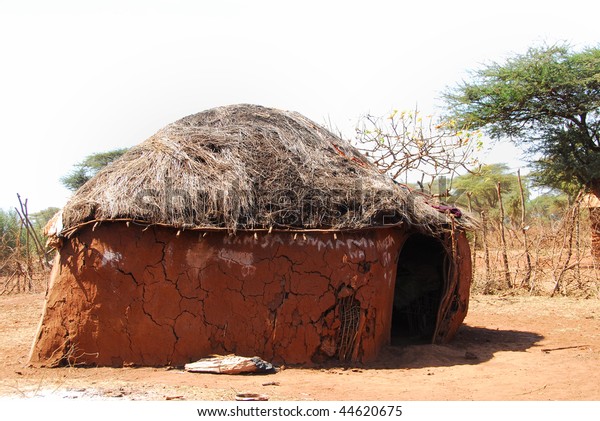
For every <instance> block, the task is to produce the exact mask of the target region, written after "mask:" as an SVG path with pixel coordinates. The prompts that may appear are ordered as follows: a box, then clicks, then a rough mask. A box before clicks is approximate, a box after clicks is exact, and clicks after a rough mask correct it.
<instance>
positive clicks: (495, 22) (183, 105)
mask: <svg viewBox="0 0 600 421" xmlns="http://www.w3.org/2000/svg"><path fill="white" fill-rule="evenodd" d="M598 16H600V2H598V1H597V0H589V1H584V0H571V1H568V2H565V1H560V2H559V1H554V0H546V1H526V0H518V1H514V0H504V1H498V2H486V1H481V0H479V1H468V0H452V1H448V0H446V1H441V0H440V1H433V0H429V1H428V0H418V1H417V0H413V1H399V0H396V1H393V0H389V1H385V0H368V1H367V0H363V1H352V0H345V1H326V0H317V1H312V0H303V1H298V0H297V1H282V0H279V1H275V0H273V1H266V0H265V1H261V0H252V1H241V0H240V1H234V0H225V1H223V0H220V1H217V0H211V1H200V0H198V1H192V0H190V1H185V0H175V1H174V0H169V1H167V0H164V1H160V0H145V1H126V0H103V1H80V0H79V1H78V0H73V1H67V0H53V1H44V0H40V1H28V0H14V1H13V0H0V142H1V148H0V180H1V183H2V184H1V189H0V208H4V209H8V208H10V207H13V206H15V204H16V203H17V199H16V193H20V194H21V196H22V197H24V198H28V199H29V207H30V210H32V211H36V210H40V209H43V208H45V207H48V206H58V207H60V206H62V205H64V203H65V202H66V199H67V198H68V196H69V192H68V191H67V190H66V189H64V188H63V187H62V186H61V184H60V181H59V178H60V177H61V176H63V175H65V174H67V173H68V172H69V171H70V170H71V168H72V166H73V164H75V163H76V162H78V161H80V160H81V159H83V158H84V157H85V156H86V155H89V154H91V153H94V152H102V151H107V150H110V149H114V148H118V147H126V146H132V145H134V144H137V143H140V142H142V141H143V140H145V139H146V138H148V137H149V136H151V135H152V134H153V133H155V132H156V131H157V130H158V129H160V128H161V127H163V126H165V125H166V124H168V123H171V122H173V121H175V120H177V119H179V118H181V117H184V116H186V115H189V114H193V113H196V112H199V111H202V110H205V109H208V108H212V107H215V106H221V105H227V104H233V103H254V104H260V105H264V106H268V107H275V108H282V109H288V110H294V111H298V112H300V113H302V114H304V115H306V116H307V117H309V118H312V119H313V120H315V121H316V122H318V123H322V124H326V125H328V124H331V125H333V126H334V127H337V128H338V129H339V130H341V131H342V133H343V134H344V135H345V137H347V138H350V137H351V136H352V135H353V128H354V125H355V123H356V122H357V120H358V118H359V117H360V116H361V115H363V114H365V113H367V112H371V113H374V114H385V113H387V112H389V111H390V110H391V109H392V108H399V109H409V108H414V106H415V104H418V106H419V108H420V109H421V110H422V111H423V112H426V113H428V112H432V111H435V108H434V107H435V106H436V104H437V105H441V104H440V102H439V96H440V93H441V91H442V90H443V89H444V88H445V87H446V86H451V85H454V84H456V83H457V82H459V81H460V80H461V79H462V78H464V77H466V75H467V74H466V71H467V70H468V69H473V68H477V67H479V66H480V65H481V64H482V63H489V62H490V61H503V60H504V59H505V58H506V57H508V56H511V55H513V54H515V53H522V52H524V51H525V50H526V49H527V48H528V47H529V46H532V45H539V44H541V43H543V42H546V43H553V42H556V41H561V40H566V41H568V42H570V43H571V44H572V45H573V46H575V47H583V46H598V45H599V44H600V31H599V30H598V26H597V19H598ZM518 155H519V152H518V151H517V150H515V149H514V148H510V147H502V148H496V149H495V150H494V152H493V153H492V154H491V155H490V156H489V158H488V162H510V163H511V165H512V166H513V167H515V169H516V167H518V166H519V165H521V164H520V163H518V161H516V158H518Z"/></svg>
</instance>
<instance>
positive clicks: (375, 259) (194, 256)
mask: <svg viewBox="0 0 600 421" xmlns="http://www.w3.org/2000/svg"><path fill="white" fill-rule="evenodd" d="M176 233H177V231H176V230H173V229H169V228H162V227H150V228H147V229H143V227H138V226H134V225H133V224H132V225H131V226H129V227H127V226H126V225H125V224H124V223H118V222H114V223H104V224H101V225H99V226H98V227H96V229H95V230H94V231H92V229H91V228H84V229H82V230H81V231H79V232H78V233H77V234H76V235H75V236H74V237H72V238H71V239H69V240H66V241H65V243H64V245H63V246H62V248H61V250H60V253H59V255H58V256H57V260H56V264H55V268H54V271H53V274H52V279H51V283H52V285H51V288H50V291H49V295H48V298H47V303H46V307H45V311H44V315H43V318H42V321H41V323H40V329H39V332H38V334H37V336H36V338H35V342H34V346H33V348H32V353H31V362H32V363H36V364H46V365H57V364H73V363H82V364H94V365H95V364H97V365H105V366H116V367H118V366H122V365H128V364H136V365H149V366H161V365H181V364H184V363H187V362H190V361H194V360H197V359H199V358H202V357H206V356H207V355H210V354H213V353H217V354H227V353H235V354H238V355H244V356H253V355H257V356H260V357H262V358H264V359H266V360H270V361H272V362H274V363H278V364H280V363H286V364H303V365H311V364H316V363H320V362H323V361H325V360H328V359H336V360H339V359H342V360H354V361H369V360H373V359H375V358H376V355H377V352H378V351H379V349H381V347H382V346H383V345H385V344H387V343H389V338H390V323H391V311H392V310H391V309H392V300H393V288H394V280H395V277H396V263H397V258H398V254H399V249H400V247H401V245H402V243H403V241H404V239H405V237H406V233H405V232H404V231H402V230H401V229H398V228H390V229H377V230H365V231H359V232H342V233H337V234H336V235H335V236H334V235H333V234H331V233H305V234H303V233H297V234H295V233H281V232H273V233H270V234H267V233H258V234H256V235H255V234H253V233H247V232H238V234H237V235H232V236H230V235H228V234H227V233H222V232H207V233H204V232H200V233H199V232H195V231H187V232H186V231H184V232H181V233H180V235H178V236H177V235H176Z"/></svg>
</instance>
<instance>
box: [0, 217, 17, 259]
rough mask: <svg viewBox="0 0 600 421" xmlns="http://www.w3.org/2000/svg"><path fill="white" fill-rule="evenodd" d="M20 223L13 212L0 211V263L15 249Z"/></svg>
mask: <svg viewBox="0 0 600 421" xmlns="http://www.w3.org/2000/svg"><path fill="white" fill-rule="evenodd" d="M19 226H20V221H19V217H18V216H17V213H16V212H15V211H11V210H9V211H5V210H3V209H0V262H2V261H4V260H5V259H6V258H7V257H8V256H9V255H10V254H11V253H12V251H13V250H14V249H15V247H16V245H17V238H18V237H19Z"/></svg>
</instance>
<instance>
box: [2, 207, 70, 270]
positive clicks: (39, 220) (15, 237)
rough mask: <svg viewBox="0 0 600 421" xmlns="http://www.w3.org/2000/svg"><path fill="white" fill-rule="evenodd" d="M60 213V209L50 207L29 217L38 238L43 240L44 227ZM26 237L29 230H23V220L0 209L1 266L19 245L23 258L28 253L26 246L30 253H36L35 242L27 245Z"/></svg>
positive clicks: (14, 212)
mask: <svg viewBox="0 0 600 421" xmlns="http://www.w3.org/2000/svg"><path fill="white" fill-rule="evenodd" d="M58 211H59V209H58V208H54V207H49V208H46V209H43V210H41V211H39V212H36V213H33V214H31V215H29V216H28V217H29V220H30V221H31V223H32V224H33V227H34V229H35V232H36V234H37V236H38V238H40V239H42V238H43V231H44V227H45V226H46V224H47V223H48V221H49V220H50V218H52V217H53V216H54V214H56V212H58ZM26 236H27V230H26V229H21V219H20V218H19V216H18V215H17V212H16V211H14V210H8V211H5V210H3V209H0V264H1V263H2V262H3V261H5V260H6V259H7V258H8V257H9V256H11V255H13V253H14V252H15V251H17V244H20V248H19V251H20V255H21V256H25V254H26V252H27V250H26V249H25V245H28V246H29V248H30V250H29V251H30V252H32V253H34V252H35V247H34V244H33V242H29V243H27V240H26ZM42 242H43V240H42Z"/></svg>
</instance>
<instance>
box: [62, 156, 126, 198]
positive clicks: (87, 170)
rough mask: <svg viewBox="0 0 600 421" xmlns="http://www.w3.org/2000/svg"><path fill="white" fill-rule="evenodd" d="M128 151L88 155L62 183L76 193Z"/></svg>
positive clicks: (63, 178)
mask: <svg viewBox="0 0 600 421" xmlns="http://www.w3.org/2000/svg"><path fill="white" fill-rule="evenodd" d="M127 151H128V149H127V148H122V149H115V150H112V151H108V152H99V153H94V154H91V155H88V156H87V157H85V159H84V160H83V161H81V162H80V163H78V164H76V165H75V168H74V169H73V171H71V173H70V174H68V175H66V176H64V177H62V178H61V179H60V181H61V183H62V184H63V185H64V186H65V187H66V188H68V189H69V190H71V191H75V190H77V189H79V187H81V186H83V185H84V184H85V183H86V182H87V181H88V180H89V179H90V178H92V177H93V176H94V175H96V173H97V172H98V171H100V170H101V169H102V168H104V167H105V166H107V165H108V164H110V163H111V162H113V161H114V160H116V159H117V158H120V157H121V156H122V155H123V154H124V153H125V152H127Z"/></svg>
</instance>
